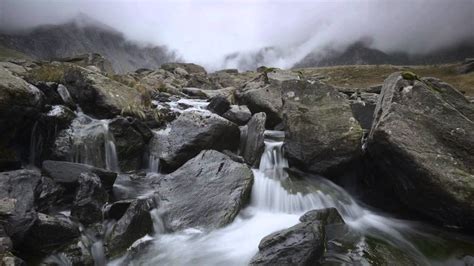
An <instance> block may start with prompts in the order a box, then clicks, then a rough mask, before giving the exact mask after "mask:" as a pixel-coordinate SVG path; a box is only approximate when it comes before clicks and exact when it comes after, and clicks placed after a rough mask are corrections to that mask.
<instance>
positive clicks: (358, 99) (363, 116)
mask: <svg viewBox="0 0 474 266" xmlns="http://www.w3.org/2000/svg"><path fill="white" fill-rule="evenodd" d="M378 96H379V95H378V94H376V93H367V92H361V93H354V94H353V95H351V99H350V103H351V109H352V113H353V115H354V118H355V119H356V120H357V121H358V122H359V124H360V126H361V127H362V128H363V129H364V130H367V131H368V130H370V128H371V127H372V122H373V120H374V111H375V106H376V105H377V99H378Z"/></svg>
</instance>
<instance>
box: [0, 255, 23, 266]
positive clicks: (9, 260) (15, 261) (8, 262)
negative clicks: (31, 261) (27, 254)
mask: <svg viewBox="0 0 474 266" xmlns="http://www.w3.org/2000/svg"><path fill="white" fill-rule="evenodd" d="M0 259H1V261H0V262H1V265H5V266H26V265H27V264H26V263H25V262H24V261H23V260H22V259H20V258H18V257H16V256H15V255H13V254H12V253H11V252H7V253H5V254H0Z"/></svg>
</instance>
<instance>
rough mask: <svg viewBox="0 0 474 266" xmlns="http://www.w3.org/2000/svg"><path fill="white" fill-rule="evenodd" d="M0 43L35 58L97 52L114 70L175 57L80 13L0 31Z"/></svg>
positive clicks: (146, 65)
mask: <svg viewBox="0 0 474 266" xmlns="http://www.w3.org/2000/svg"><path fill="white" fill-rule="evenodd" d="M0 45H3V46H5V47H7V48H10V49H14V50H16V51H19V52H22V53H24V54H26V55H29V56H31V57H33V58H37V59H54V58H62V57H70V56H75V55H79V54H85V53H99V54H101V55H103V56H104V57H105V58H107V59H108V60H109V61H110V62H111V63H112V66H113V68H114V70H115V71H116V72H118V73H124V72H128V71H133V70H136V69H138V68H157V67H159V66H160V65H161V64H163V63H165V62H169V61H176V58H175V56H174V54H173V53H172V52H169V51H168V50H167V49H166V47H163V46H154V47H153V46H148V47H145V46H141V45H139V44H137V43H134V42H131V41H128V40H126V39H125V37H124V36H123V35H122V34H121V33H119V32H118V31H116V30H114V29H112V28H110V27H108V26H106V25H103V24H100V23H96V22H94V21H92V20H90V19H88V18H83V17H82V18H80V19H77V18H76V19H75V20H73V21H71V22H69V23H65V24H61V25H48V26H40V27H37V28H35V29H32V30H30V31H24V32H15V33H3V34H2V33H0Z"/></svg>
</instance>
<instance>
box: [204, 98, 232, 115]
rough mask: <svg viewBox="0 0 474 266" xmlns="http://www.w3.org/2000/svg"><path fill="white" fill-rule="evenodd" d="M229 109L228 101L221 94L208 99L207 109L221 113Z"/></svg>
mask: <svg viewBox="0 0 474 266" xmlns="http://www.w3.org/2000/svg"><path fill="white" fill-rule="evenodd" d="M229 109H230V103H229V101H228V100H227V99H226V98H225V97H223V96H215V97H213V98H212V99H211V100H210V101H209V105H208V106H207V110H209V111H211V112H213V113H215V114H218V115H222V114H224V113H225V112H227V111H228V110H229Z"/></svg>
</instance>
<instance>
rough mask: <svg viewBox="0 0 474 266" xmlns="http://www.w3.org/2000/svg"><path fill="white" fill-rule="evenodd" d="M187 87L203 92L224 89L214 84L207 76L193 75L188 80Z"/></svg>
mask: <svg viewBox="0 0 474 266" xmlns="http://www.w3.org/2000/svg"><path fill="white" fill-rule="evenodd" d="M185 87H191V88H199V89H202V90H218V89H222V88H221V87H219V86H218V85H217V84H214V83H213V82H212V80H210V79H209V77H208V76H207V75H205V74H193V75H191V76H190V77H189V79H187V83H186V86H185Z"/></svg>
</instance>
